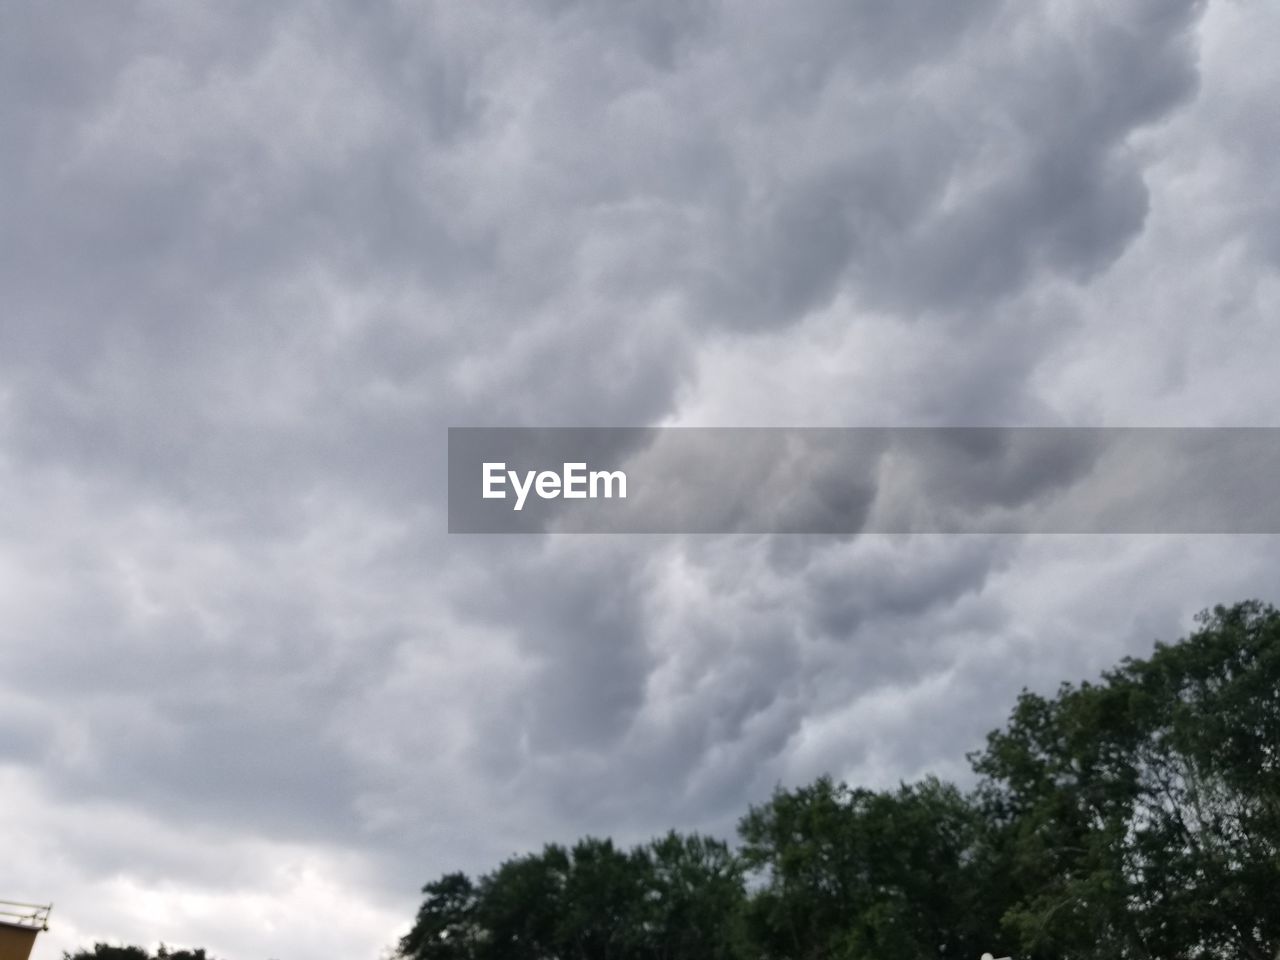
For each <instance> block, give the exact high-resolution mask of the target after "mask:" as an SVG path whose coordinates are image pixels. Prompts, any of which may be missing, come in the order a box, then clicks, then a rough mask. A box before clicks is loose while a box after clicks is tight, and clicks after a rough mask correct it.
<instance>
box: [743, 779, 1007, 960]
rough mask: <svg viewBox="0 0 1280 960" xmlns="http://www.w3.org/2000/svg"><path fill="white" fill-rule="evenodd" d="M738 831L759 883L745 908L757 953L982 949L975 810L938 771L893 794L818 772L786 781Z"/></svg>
mask: <svg viewBox="0 0 1280 960" xmlns="http://www.w3.org/2000/svg"><path fill="white" fill-rule="evenodd" d="M739 832H740V833H741V835H742V839H743V850H742V856H743V858H744V860H745V862H746V863H747V865H748V866H749V867H751V868H752V869H753V870H756V871H758V872H759V875H760V877H761V880H762V886H761V888H760V889H759V890H758V891H757V893H756V894H755V896H754V897H753V898H752V900H751V903H750V906H749V907H748V923H749V929H750V933H751V937H752V940H753V942H754V944H755V946H756V948H757V953H759V954H760V955H763V956H765V957H769V958H777V960H810V958H841V960H860V958H864V957H865V958H873V957H888V956H893V957H902V958H912V957H919V958H930V960H933V958H938V957H952V956H955V957H967V956H976V955H977V954H978V953H980V952H981V947H982V945H983V943H984V938H983V934H984V929H983V928H984V925H985V923H984V919H985V917H984V904H983V902H982V899H981V897H980V896H977V895H975V894H977V893H978V891H977V890H976V889H975V883H974V881H975V879H976V878H977V876H978V873H977V867H976V866H975V863H976V860H977V856H976V849H977V845H978V842H979V837H980V829H979V824H978V822H977V817H976V813H975V811H974V810H973V808H972V807H971V806H970V805H969V804H968V803H967V801H966V800H965V798H964V797H963V796H962V795H961V794H960V793H959V791H957V790H956V789H955V788H954V787H951V786H948V785H944V784H942V783H939V782H938V781H936V780H932V779H931V780H926V781H924V782H923V783H920V784H916V785H913V786H903V787H901V788H900V789H899V790H898V791H896V792H892V793H878V792H874V791H871V790H863V789H853V788H850V787H848V786H846V785H844V784H836V783H833V782H832V781H831V780H830V779H829V778H826V777H824V778H822V779H819V780H818V781H817V782H816V783H814V784H813V785H811V786H808V787H801V788H799V789H797V790H793V791H781V790H780V791H778V792H777V793H776V794H775V795H774V797H773V799H772V800H771V801H770V802H769V803H768V804H766V805H764V806H762V807H758V808H753V809H752V810H751V811H750V813H748V814H747V816H746V817H745V818H744V819H743V821H742V823H741V825H740V827H739Z"/></svg>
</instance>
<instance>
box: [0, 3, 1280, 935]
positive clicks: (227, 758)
mask: <svg viewBox="0 0 1280 960" xmlns="http://www.w3.org/2000/svg"><path fill="white" fill-rule="evenodd" d="M1278 48H1280V6H1277V5H1276V4H1274V3H1269V2H1265V0H1212V2H1210V3H1207V4H1206V3H1200V2H1188V0H1035V2H1029V0H967V2H964V3H958V2H955V0H910V2H893V3H890V2H887V0H790V2H788V3H785V4H784V3H778V2H763V0H719V2H715V0H683V2H678V0H646V2H641V0H614V2H606V0H529V2H523V3H516V2H483V3H482V2H454V3H414V2H408V0H403V2H395V0H377V2H359V3H358V2H355V0H352V2H349V3H343V2H336V0H335V2H327V3H302V2H293V0H282V2H277V3H270V4H268V3H262V2H257V0H252V2H251V0H225V2H219V3H202V2H194V0H192V2H174V0H145V2H144V0H132V2H123V0H122V2H119V3H111V4H106V3H95V2H89V0H82V2H72V3H59V4H48V3H6V4H4V5H3V8H2V9H0V129H2V130H3V134H2V135H0V283H2V286H0V497H2V498H3V501H2V502H3V505H4V509H3V511H2V512H0V844H2V846H0V849H3V851H4V860H5V869H4V873H3V889H0V897H4V898H9V897H13V898H18V899H30V900H49V899H51V900H53V901H54V902H55V903H56V908H55V910H54V914H53V929H52V930H51V932H50V933H49V934H47V935H45V936H44V937H43V939H42V942H41V945H40V946H39V947H38V948H37V953H36V956H37V958H40V960H52V958H55V957H57V956H60V953H59V951H60V950H62V949H64V948H66V949H69V948H73V947H74V946H76V945H80V944H85V943H88V942H90V941H91V940H92V939H93V938H95V937H98V938H110V939H113V940H125V941H136V942H154V941H157V940H159V939H164V940H166V941H168V942H170V943H178V944H192V945H205V946H207V947H209V948H211V950H212V951H213V952H214V953H215V954H216V955H218V956H219V957H223V958H226V960H267V958H269V957H278V958H280V960H332V958H335V957H342V958H359V957H368V958H369V960H376V958H377V956H378V954H379V952H380V951H381V950H382V949H383V948H384V947H386V946H388V945H390V944H391V943H393V942H394V940H395V939H396V938H397V937H398V936H399V935H400V934H401V933H403V932H404V930H405V928H406V927H407V925H408V923H409V922H410V921H411V919H412V915H413V911H414V909H415V908H416V905H417V903H418V900H419V897H418V890H419V888H420V887H421V885H422V884H423V883H424V882H427V881H429V880H431V879H434V878H435V877H437V876H438V875H439V874H441V873H443V872H446V871H449V870H454V869H466V870H469V871H482V870H485V869H488V868H489V867H492V866H493V865H495V864H496V863H497V862H498V861H499V860H500V859H501V858H502V857H505V856H508V855H511V854H512V853H515V852H520V851H525V850H529V849H533V848H536V847H539V846H540V845H541V844H542V843H543V842H544V841H549V840H560V841H565V840H571V839H573V838H575V837H578V836H580V835H583V834H586V833H594V834H604V833H607V834H611V835H613V836H615V837H617V838H619V839H621V840H624V841H634V840H641V839H645V838H647V837H649V836H650V835H652V834H654V833H657V832H660V831H663V830H665V829H666V828H668V827H678V828H681V829H685V830H692V829H700V830H708V831H713V832H717V833H721V834H723V835H726V836H728V835H731V832H732V829H733V826H734V822H735V820H736V818H737V816H738V815H740V814H741V813H742V812H743V811H744V810H745V809H746V807H747V805H748V804H750V803H752V802H759V801H762V800H764V799H766V798H767V797H768V795H769V793H770V791H771V790H772V789H773V787H774V786H775V785H776V784H779V783H781V784H784V785H792V784H799V783H803V782H805V781H807V780H809V779H811V778H812V777H814V776H816V775H818V774H820V773H823V772H831V773H833V774H835V775H836V776H839V777H844V778H848V779H849V780H850V781H851V782H856V783H859V784H865V785H868V786H889V785H893V784H895V783H896V782H897V781H898V780H900V779H903V778H907V779H910V778H914V777H917V776H920V775H923V774H925V773H927V772H933V773H937V774H939V775H941V776H944V777H954V778H959V779H962V780H963V778H965V777H966V776H967V766H966V764H965V762H964V753H965V751H966V750H969V749H973V748H975V747H977V746H979V745H980V744H981V742H982V736H983V734H984V732H985V731H986V730H988V729H990V728H992V727H994V726H996V725H997V724H998V723H1000V721H1001V720H1002V718H1003V717H1004V715H1005V714H1006V712H1007V710H1008V708H1009V706H1010V705H1011V702H1012V699H1013V697H1014V696H1015V695H1016V693H1017V691H1018V690H1019V689H1020V688H1021V687H1023V686H1030V687H1032V688H1035V689H1052V688H1053V687H1054V686H1056V684H1057V683H1058V681H1059V680H1062V679H1068V678H1082V677H1088V676H1092V675H1094V674H1096V673H1097V672H1098V671H1099V670H1101V669H1103V668H1105V667H1107V666H1109V665H1111V664H1112V663H1114V662H1115V661H1116V660H1117V659H1118V658H1120V657H1121V656H1123V655H1125V654H1131V653H1132V654H1141V653H1144V652H1145V651H1147V650H1149V649H1150V647H1151V644H1152V642H1153V641H1154V640H1156V639H1157V638H1160V639H1165V640H1171V639H1174V638H1176V637H1177V636H1179V635H1181V634H1183V633H1185V632H1186V631H1187V629H1188V628H1189V627H1190V626H1191V622H1192V621H1191V617H1192V615H1193V614H1194V613H1195V612H1196V611H1197V610H1199V609H1201V608H1203V607H1205V606H1209V605H1212V604H1214V603H1218V602H1231V601H1234V600H1237V599H1242V598H1245V597H1251V596H1258V597H1262V598H1264V599H1269V600H1273V601H1274V600H1276V599H1277V597H1278V596H1280V589H1277V588H1278V587H1280V538H1276V537H1265V536H1257V537H1247V536H1241V537H1226V536H1221V537H1204V536H1202V537H1174V536H1149V537H1114V536H1093V537H1067V536H1041V537H996V536H993V537H981V536H956V537H946V536H932V537H930V536H917V537H886V536H879V537H872V536H861V537H844V538H835V537H832V538H822V537H815V538H786V537H779V538H765V537H745V536H744V537H724V538H710V537H704V538H696V537H690V538H676V537H671V538H659V537H631V538H628V537H621V536H620V537H616V538H615V537H573V536H557V537H549V538H538V537H524V538H521V537H510V538H502V537H497V538H468V537H459V536H454V537H450V536H448V535H447V534H446V533H445V532H444V531H445V510H444V507H445V503H444V480H445V450H446V448H445V436H446V435H445V428H446V427H447V426H449V425H507V426H535V425H536V426H555V425H653V424H674V425H723V426H748V425H749V426H771V425H799V426H809V425H823V426H898V425H973V424H982V425H988V424H989V425H1046V426H1053V425H1073V426H1095V425H1096V426H1112V425H1131V426H1144V425H1187V426H1211V425H1242V426H1280V377H1277V376H1276V371H1277V370H1278V369H1280V330H1278V329H1277V323H1276V321H1277V317H1280V280H1278V279H1277V271H1276V267H1277V264H1278V263H1280V178H1277V177H1276V175H1275V173H1276V171H1275V161H1276V157H1277V156H1278V155H1280V112H1278V111H1277V106H1276V105H1277V103H1278V102H1280V97H1278V96H1277V92H1278V91H1280V59H1278V58H1277V57H1276V56H1275V51H1276V50H1277V49H1278Z"/></svg>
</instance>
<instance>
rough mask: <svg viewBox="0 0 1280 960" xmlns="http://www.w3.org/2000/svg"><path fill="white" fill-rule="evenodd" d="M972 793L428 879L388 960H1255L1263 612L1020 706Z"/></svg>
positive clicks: (1265, 758) (1267, 872)
mask: <svg viewBox="0 0 1280 960" xmlns="http://www.w3.org/2000/svg"><path fill="white" fill-rule="evenodd" d="M970 761H971V763H972V765H973V768H974V770H975V773H976V774H977V777H978V784H977V786H976V787H975V788H974V789H972V790H970V791H967V792H966V791H962V790H960V789H959V788H958V787H956V786H954V785H950V784H946V783H942V782H940V781H938V780H936V779H926V780H924V781H922V782H920V783H915V784H904V785H902V786H900V787H899V788H898V789H896V790H889V791H874V790H867V789H861V788H855V787H851V786H848V785H846V784H843V783H836V782H834V781H832V780H831V779H830V778H825V777H824V778H821V779H819V780H818V781H816V782H815V783H813V784H810V785H807V786H802V787H798V788H794V789H789V790H788V789H781V788H779V789H778V790H777V791H776V792H775V794H774V796H773V797H772V798H771V799H770V800H769V801H768V802H766V803H764V804H762V805H759V806H755V807H752V808H751V809H750V810H749V811H748V812H747V813H746V815H745V816H744V817H743V818H742V820H741V822H740V824H739V829H738V835H739V836H738V839H739V844H738V846H737V847H736V848H733V847H730V846H729V845H728V844H727V843H724V842H722V841H719V840H715V839H712V838H708V837H702V836H698V835H691V836H683V835H680V834H678V833H670V834H668V835H667V836H666V837H664V838H662V839H659V840H655V841H653V842H652V843H650V844H647V845H643V846H638V847H635V848H633V849H630V850H623V849H620V848H618V847H616V846H615V845H614V844H613V843H612V842H611V841H609V840H601V839H596V838H587V839H584V840H582V841H580V842H578V843H577V844H575V845H574V846H572V847H570V848H565V847H562V846H558V845H555V844H552V845H548V846H547V847H545V848H544V849H543V850H542V851H541V852H540V853H534V854H528V855H525V856H521V857H515V858H513V859H511V860H508V861H506V862H505V863H502V864H500V865H499V866H498V867H497V868H496V869H494V870H493V871H492V872H490V873H487V874H485V875H483V876H481V877H480V878H479V879H477V880H474V881H473V880H472V879H470V878H469V877H467V876H465V875H464V874H461V873H450V874H446V875H444V876H443V877H441V878H440V879H439V880H436V881H434V882H432V883H429V884H427V886H426V887H424V888H423V893H424V894H426V899H425V901H424V902H423V904H422V907H421V909H420V910H419V912H418V916H417V920H416V923H415V924H414V926H413V929H412V930H411V931H410V932H409V934H408V935H406V936H405V937H404V938H403V940H402V941H401V942H400V947H399V951H400V956H401V957H402V958H404V960H499V958H501V960H707V958H711V960H873V958H874V960H882V958H888V957H893V958H903V960H910V958H919V960H926V958H929V960H933V958H947V957H974V958H976V957H977V956H979V955H980V954H981V953H982V952H983V951H986V950H991V951H995V952H999V953H1004V954H1013V955H1015V956H1017V957H1018V958H1020V960H1094V958H1096V960H1103V958H1106V960H1129V958H1133V960H1154V958H1158V960H1172V958H1180V960H1227V958H1232V960H1236V958H1247V960H1273V958H1276V957H1277V956H1278V955H1280V613H1278V612H1277V611H1276V610H1275V609H1274V608H1272V607H1270V606H1266V605H1264V604H1261V603H1258V602H1256V601H1251V602H1246V603H1241V604H1237V605H1235V606H1232V607H1218V608H1215V609H1214V610H1213V611H1211V612H1206V613H1204V614H1201V616H1200V617H1199V618H1198V621H1197V629H1196V630H1194V631H1193V632H1192V633H1191V635H1190V636H1188V637H1186V638H1184V639H1183V640H1181V641H1179V642H1177V643H1173V644H1168V645H1165V644H1160V645H1157V647H1156V649H1155V652H1154V653H1153V654H1152V655H1151V656H1150V657H1148V658H1147V659H1130V660H1126V661H1124V662H1123V663H1122V664H1120V666H1118V667H1117V668H1116V669H1114V670H1112V671H1110V672H1108V673H1106V674H1104V675H1103V676H1102V677H1101V678H1100V679H1099V680H1098V681H1096V682H1089V683H1081V684H1078V685H1076V684H1064V685H1063V686H1062V687H1060V688H1059V689H1058V691H1057V692H1056V693H1055V694H1053V695H1051V696H1045V695H1041V694H1037V693H1033V692H1030V691H1024V692H1023V694H1022V695H1021V696H1020V697H1019V698H1018V701H1017V703H1016V704H1015V706H1014V708H1013V711H1012V713H1011V714H1010V716H1009V719H1008V721H1007V723H1006V724H1005V726H1004V727H1003V728H1002V729H999V730H996V731H993V732H992V733H991V734H990V735H989V736H988V738H987V743H986V745H985V747H984V748H983V749H982V750H980V751H978V752H976V753H974V754H972V755H971V756H970Z"/></svg>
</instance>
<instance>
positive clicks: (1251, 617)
mask: <svg viewBox="0 0 1280 960" xmlns="http://www.w3.org/2000/svg"><path fill="white" fill-rule="evenodd" d="M975 767H976V769H977V770H978V772H979V773H981V774H983V775H984V777H985V782H984V784H983V787H982V796H983V804H984V810H985V812H986V814H987V815H988V817H989V818H990V820H991V822H992V823H993V824H995V825H996V832H995V835H996V836H997V838H998V839H997V840H996V845H997V847H998V852H997V854H996V856H997V857H998V859H999V860H1000V862H1001V864H1002V866H1003V868H1004V869H1005V870H1006V871H1007V873H1008V875H1009V877H1010V878H1011V886H1012V888H1014V889H1016V890H1019V891H1021V893H1020V895H1019V896H1018V897H1017V899H1016V902H1015V903H1013V905H1012V906H1011V907H1010V908H1009V910H1008V911H1007V912H1006V915H1005V926H1006V929H1008V930H1009V931H1010V932H1011V933H1012V934H1013V935H1015V936H1016V937H1017V938H1018V941H1019V942H1020V944H1021V946H1022V948H1023V950H1024V951H1025V952H1027V953H1028V954H1030V955H1031V956H1032V957H1045V958H1052V957H1080V958H1092V957H1096V958H1099V960H1101V958H1103V957H1106V958H1130V957H1132V958H1147V957H1156V958H1166V957H1178V958H1187V960H1216V958H1227V957H1231V958H1249V960H1272V958H1274V957H1275V956H1276V955H1277V953H1278V952H1280V613H1277V611H1276V610H1275V609H1274V608H1272V607H1269V606H1265V605H1263V604H1260V603H1257V602H1249V603H1242V604H1238V605H1236V606H1233V607H1229V608H1227V607H1218V608H1216V609H1214V610H1213V611H1212V612H1211V613H1205V614H1202V615H1201V617H1200V618H1199V628H1198V629H1197V630H1196V631H1195V632H1194V633H1193V634H1192V635H1191V636H1190V637H1188V638H1186V639H1185V640H1183V641H1182V642H1180V643H1177V644H1173V645H1168V646H1166V645H1159V646H1158V647H1157V649H1156V651H1155V653H1154V654H1153V655H1152V656H1151V657H1150V658H1149V659H1147V660H1127V661H1125V662H1124V663H1123V664H1122V665H1121V667H1120V668H1119V669H1117V670H1115V671H1112V672H1110V673H1107V674H1105V675H1104V677H1103V679H1102V682H1101V683H1098V684H1089V683H1085V684H1081V685H1080V686H1078V687H1077V686H1073V685H1064V686H1063V687H1062V688H1061V689H1060V690H1059V691H1058V694H1057V695H1056V696H1055V697H1053V698H1045V697H1040V696H1037V695H1035V694H1030V693H1024V694H1023V695H1022V696H1021V697H1020V698H1019V700H1018V703H1017V706H1016V707H1015V708H1014V711H1013V714H1012V716H1011V718H1010V721H1009V724H1008V726H1007V727H1006V729H1004V730H1001V731H997V732H995V733H992V734H991V735H990V736H989V738H988V744H987V748H986V750H985V751H984V752H983V753H982V754H981V755H979V756H977V757H975Z"/></svg>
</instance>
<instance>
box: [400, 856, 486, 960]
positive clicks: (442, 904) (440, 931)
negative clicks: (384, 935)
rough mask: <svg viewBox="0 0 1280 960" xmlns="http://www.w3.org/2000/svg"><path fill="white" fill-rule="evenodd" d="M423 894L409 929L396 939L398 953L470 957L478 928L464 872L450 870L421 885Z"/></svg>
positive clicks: (434, 958) (447, 959) (448, 959)
mask: <svg viewBox="0 0 1280 960" xmlns="http://www.w3.org/2000/svg"><path fill="white" fill-rule="evenodd" d="M422 892H423V893H425V894H426V895H427V899H426V900H425V901H423V904H422V906H421V907H420V908H419V909H418V916H417V919H416V921H415V922H414V925H413V929H411V930H410V931H409V933H408V934H406V935H405V936H404V937H403V939H401V941H400V953H401V955H402V956H405V957H415V958H418V960H471V958H473V957H474V956H475V954H476V949H477V945H478V938H479V936H480V931H479V928H478V926H477V923H476V917H475V913H476V904H477V893H476V888H475V885H474V884H473V883H472V882H471V879H470V878H469V877H468V876H467V875H466V874H465V873H450V874H446V875H445V876H443V877H441V878H440V879H439V880H437V881H436V882H435V883H429V884H427V885H426V886H425V887H423V888H422Z"/></svg>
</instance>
